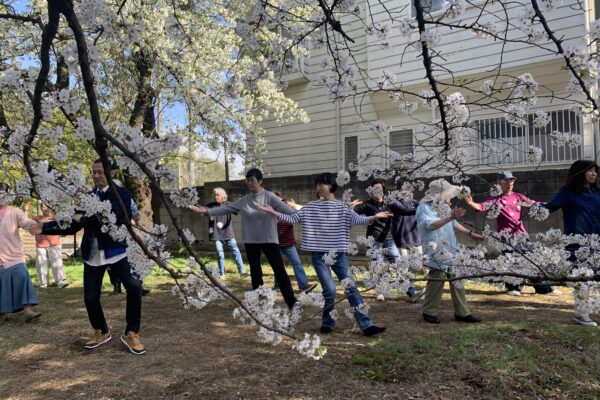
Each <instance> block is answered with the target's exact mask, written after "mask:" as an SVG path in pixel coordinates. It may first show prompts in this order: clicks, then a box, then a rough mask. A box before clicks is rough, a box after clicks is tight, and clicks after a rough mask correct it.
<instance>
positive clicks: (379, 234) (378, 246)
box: [353, 181, 425, 303]
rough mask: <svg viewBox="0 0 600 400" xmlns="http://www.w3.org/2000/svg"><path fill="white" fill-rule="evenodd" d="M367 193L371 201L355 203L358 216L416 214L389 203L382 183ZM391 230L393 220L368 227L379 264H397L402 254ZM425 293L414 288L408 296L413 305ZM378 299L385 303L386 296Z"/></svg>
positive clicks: (376, 221)
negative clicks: (381, 213) (384, 213)
mask: <svg viewBox="0 0 600 400" xmlns="http://www.w3.org/2000/svg"><path fill="white" fill-rule="evenodd" d="M367 192H368V193H369V196H370V197H371V198H370V199H369V200H367V201H365V202H362V201H360V200H358V201H355V202H354V203H353V204H355V207H354V211H355V212H356V213H357V214H362V215H366V216H372V215H376V214H377V213H379V212H390V213H392V215H393V217H396V216H400V215H404V214H407V213H409V212H413V213H414V212H415V211H414V209H412V208H407V207H405V206H404V205H403V204H401V203H400V202H398V201H387V199H386V198H385V194H384V192H385V185H384V183H383V182H381V181H375V182H373V183H371V184H370V185H369V188H368V189H367ZM391 228H392V218H386V219H377V220H375V221H374V222H373V223H372V224H370V225H369V226H368V227H367V236H371V237H373V238H374V239H375V243H373V248H374V249H375V250H376V251H377V257H376V258H375V260H376V261H378V262H383V260H384V258H385V259H387V261H388V262H391V263H395V262H397V261H398V260H399V259H400V253H399V252H398V247H396V242H395V241H394V235H393V232H392V229H391ZM424 293H425V291H424V290H418V291H417V290H415V288H414V287H412V286H410V287H409V288H408V290H407V291H406V295H407V296H408V299H409V301H410V302H411V303H415V302H417V301H418V300H419V299H420V298H421V296H423V294H424ZM376 299H377V300H378V301H384V300H385V296H384V295H383V294H381V293H378V294H377V297H376Z"/></svg>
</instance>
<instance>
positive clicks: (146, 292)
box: [142, 288, 150, 296]
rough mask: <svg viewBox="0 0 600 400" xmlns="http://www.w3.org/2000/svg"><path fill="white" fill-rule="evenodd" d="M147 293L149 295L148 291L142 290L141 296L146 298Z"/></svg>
mask: <svg viewBox="0 0 600 400" xmlns="http://www.w3.org/2000/svg"><path fill="white" fill-rule="evenodd" d="M149 293H150V289H144V288H142V296H146V295H147V294H149Z"/></svg>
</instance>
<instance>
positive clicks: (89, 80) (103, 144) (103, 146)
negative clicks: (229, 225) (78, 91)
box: [63, 3, 297, 339]
mask: <svg viewBox="0 0 600 400" xmlns="http://www.w3.org/2000/svg"><path fill="white" fill-rule="evenodd" d="M63 14H64V15H65V17H66V19H67V22H68V24H69V27H70V28H71V30H72V31H73V33H74V36H75V40H76V42H77V50H78V54H79V65H80V68H81V74H82V77H83V82H84V87H85V91H86V95H87V98H88V104H89V107H90V114H91V118H92V122H93V124H94V133H95V136H96V144H95V147H96V150H97V151H98V154H99V155H100V157H101V158H102V161H103V166H104V169H105V171H108V170H110V168H109V161H108V157H107V147H108V143H107V141H110V142H111V143H112V144H113V145H115V147H117V148H118V149H119V150H121V151H122V152H123V154H125V155H126V156H128V157H129V158H130V159H132V160H133V161H134V162H136V164H137V165H138V166H139V167H140V168H141V169H142V170H143V172H144V173H145V174H146V176H147V177H148V178H149V179H150V180H151V181H152V182H153V183H155V184H156V187H157V189H158V194H159V195H160V196H161V200H162V201H163V203H164V204H165V205H167V206H166V209H167V212H168V213H169V216H170V217H171V221H172V223H173V225H174V226H175V229H176V230H177V232H178V234H179V236H180V238H181V241H182V243H183V245H184V247H185V248H186V250H187V251H188V252H189V254H191V255H192V256H193V257H194V259H195V260H196V262H197V263H198V264H199V265H200V267H201V268H202V270H203V271H204V272H205V274H206V276H207V277H208V279H209V280H210V282H211V283H212V284H213V285H214V286H215V287H217V288H218V289H219V290H220V291H222V292H223V293H225V294H226V295H227V296H228V298H229V299H230V300H232V301H233V302H234V303H236V304H237V305H238V306H239V307H240V308H242V309H243V310H244V311H245V312H246V313H247V314H248V316H249V317H250V318H252V320H254V321H255V322H256V323H257V324H258V325H260V326H262V327H263V328H265V329H268V330H271V331H274V332H277V333H279V334H281V335H283V336H286V337H289V338H291V339H297V337H296V336H295V335H293V334H290V333H289V332H286V331H284V330H281V329H279V328H275V327H272V326H268V325H266V324H264V323H263V322H262V321H261V320H260V319H259V318H258V317H256V316H255V315H254V313H253V312H252V311H251V310H250V309H248V307H246V305H245V304H244V303H243V302H242V301H241V300H240V299H238V298H237V296H236V295H235V294H234V293H232V292H231V291H230V290H229V289H228V288H227V287H225V286H223V285H222V284H221V283H220V282H219V281H218V280H217V279H216V278H214V277H213V275H212V274H211V273H210V272H209V271H208V269H207V268H206V266H205V265H204V264H203V263H202V261H201V260H200V259H199V258H198V257H197V255H196V252H195V251H194V250H193V249H192V247H191V243H190V242H189V241H188V240H187V238H186V236H185V234H184V232H183V230H182V228H181V227H180V226H179V224H178V223H177V218H176V217H175V215H174V214H173V212H172V210H171V209H170V207H168V200H167V198H166V196H165V194H164V192H163V191H162V189H161V188H160V185H159V184H158V182H157V180H156V177H155V176H154V174H153V173H152V171H150V170H149V169H148V168H147V166H146V165H145V164H144V163H143V162H141V161H140V160H139V159H138V157H137V156H135V154H133V153H132V152H131V151H129V150H128V149H127V146H125V145H124V144H122V143H120V142H119V141H117V140H115V139H114V138H113V137H112V136H111V135H109V134H108V133H107V132H106V130H105V129H104V126H103V125H102V121H101V118H100V112H99V108H98V102H97V98H96V93H95V88H94V80H93V76H92V70H91V67H90V62H89V56H88V51H87V44H86V42H85V37H84V33H83V30H82V28H81V26H80V24H79V21H78V19H77V16H76V15H75V12H74V10H73V6H72V3H70V4H69V5H68V6H66V7H65V8H64V9H63ZM106 177H107V180H108V182H109V185H110V189H111V191H113V193H114V194H115V197H116V198H117V201H118V203H119V206H120V207H121V209H122V211H124V212H125V213H127V210H128V209H129V208H128V207H129V205H125V204H124V203H123V200H122V198H121V197H120V196H119V194H118V191H117V189H116V186H115V184H114V182H113V181H112V179H111V178H110V174H107V175H106ZM125 226H126V227H127V230H128V232H129V234H130V235H131V236H132V238H133V239H134V240H135V241H136V243H138V245H139V246H140V248H142V250H143V251H144V253H145V254H146V255H147V256H148V257H150V258H151V259H152V260H153V261H155V262H156V263H157V264H158V265H159V266H161V268H163V269H165V270H166V271H168V272H169V273H171V276H173V277H174V278H176V277H177V275H178V274H177V273H176V272H175V270H173V269H172V268H170V267H168V266H166V265H165V264H164V263H163V262H162V260H160V259H159V258H158V257H155V256H154V255H153V254H152V253H151V252H150V251H149V250H148V248H147V247H146V245H145V243H143V241H142V240H141V238H139V237H138V236H137V234H136V233H135V231H134V230H133V229H132V225H131V221H128V220H127V219H126V220H125Z"/></svg>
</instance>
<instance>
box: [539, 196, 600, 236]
mask: <svg viewBox="0 0 600 400" xmlns="http://www.w3.org/2000/svg"><path fill="white" fill-rule="evenodd" d="M543 206H544V207H546V208H547V209H548V210H549V211H550V212H554V211H556V210H558V209H559V208H562V211H563V223H564V227H563V232H564V234H565V235H571V234H580V235H585V234H591V233H596V234H600V191H598V190H594V189H586V190H585V191H584V192H582V193H580V194H575V193H573V192H572V191H571V190H569V189H568V188H566V187H563V188H562V189H560V190H559V191H558V193H556V194H555V195H554V197H552V199H550V201H549V202H547V203H546V204H544V205H543Z"/></svg>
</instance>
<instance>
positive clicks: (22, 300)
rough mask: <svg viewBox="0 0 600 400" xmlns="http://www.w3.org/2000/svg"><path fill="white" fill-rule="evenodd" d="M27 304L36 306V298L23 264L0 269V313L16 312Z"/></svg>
mask: <svg viewBox="0 0 600 400" xmlns="http://www.w3.org/2000/svg"><path fill="white" fill-rule="evenodd" d="M27 304H31V305H36V304H38V298H37V295H36V294H35V289H34V288H33V284H32V283H31V278H30V277H29V272H27V267H25V264H23V263H21V264H16V265H13V266H11V267H9V268H7V269H6V268H0V313H14V312H18V311H21V310H22V309H23V307H24V306H25V305H27Z"/></svg>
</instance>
